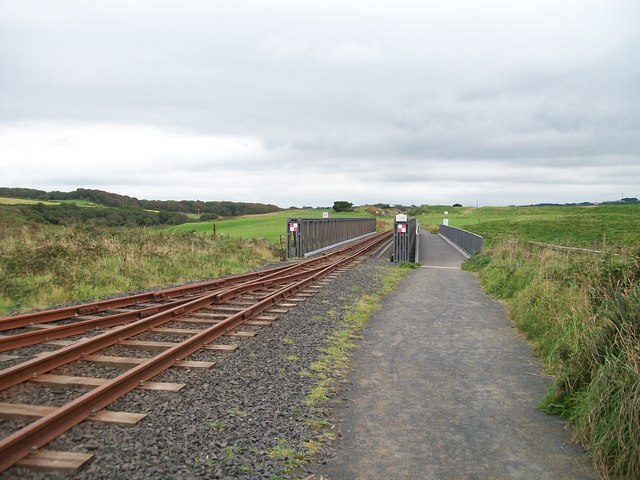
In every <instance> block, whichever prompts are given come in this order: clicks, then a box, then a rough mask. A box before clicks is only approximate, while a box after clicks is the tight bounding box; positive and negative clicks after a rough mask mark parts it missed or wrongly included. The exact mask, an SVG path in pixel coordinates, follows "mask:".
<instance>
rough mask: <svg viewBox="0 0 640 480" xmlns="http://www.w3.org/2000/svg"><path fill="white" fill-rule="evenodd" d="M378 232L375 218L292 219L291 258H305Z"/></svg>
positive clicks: (288, 232)
mask: <svg viewBox="0 0 640 480" xmlns="http://www.w3.org/2000/svg"><path fill="white" fill-rule="evenodd" d="M375 231H376V219H375V218H290V219H289V220H287V258H292V257H299V258H301V257H304V256H305V255H308V254H311V253H313V252H317V251H319V250H322V249H324V248H327V247H331V246H333V245H337V244H340V243H343V242H346V241H349V240H353V239H355V238H358V237H362V236H363V235H367V234H369V233H373V232H375Z"/></svg>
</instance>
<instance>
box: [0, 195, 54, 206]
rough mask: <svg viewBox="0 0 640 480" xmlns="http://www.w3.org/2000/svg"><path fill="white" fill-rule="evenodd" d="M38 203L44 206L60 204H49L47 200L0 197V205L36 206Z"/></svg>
mask: <svg viewBox="0 0 640 480" xmlns="http://www.w3.org/2000/svg"><path fill="white" fill-rule="evenodd" d="M38 203H43V204H44V205H59V204H60V202H50V201H49V200H27V199H26V198H9V197H0V205H36V204H38Z"/></svg>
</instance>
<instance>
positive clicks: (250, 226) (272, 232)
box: [167, 210, 367, 245]
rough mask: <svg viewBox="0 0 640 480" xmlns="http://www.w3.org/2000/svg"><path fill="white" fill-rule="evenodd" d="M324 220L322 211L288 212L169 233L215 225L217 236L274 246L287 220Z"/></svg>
mask: <svg viewBox="0 0 640 480" xmlns="http://www.w3.org/2000/svg"><path fill="white" fill-rule="evenodd" d="M363 216H367V215H366V214H363V213H361V212H340V213H336V212H333V211H329V217H330V218H346V217H350V218H353V217H363ZM297 217H301V218H322V210H286V211H284V212H276V213H266V214H263V215H246V216H242V217H233V218H227V219H220V220H214V221H209V222H196V223H184V224H182V225H176V226H173V227H169V228H168V229H167V231H169V232H174V233H175V232H192V231H193V232H199V233H213V225H214V224H215V226H216V234H218V235H225V236H226V235H228V236H230V237H238V238H263V239H266V240H268V241H269V242H270V243H271V244H273V245H278V244H279V242H280V236H281V235H282V237H283V239H284V237H285V234H286V228H287V219H289V218H297Z"/></svg>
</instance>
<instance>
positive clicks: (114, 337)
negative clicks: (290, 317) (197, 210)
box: [0, 232, 390, 472]
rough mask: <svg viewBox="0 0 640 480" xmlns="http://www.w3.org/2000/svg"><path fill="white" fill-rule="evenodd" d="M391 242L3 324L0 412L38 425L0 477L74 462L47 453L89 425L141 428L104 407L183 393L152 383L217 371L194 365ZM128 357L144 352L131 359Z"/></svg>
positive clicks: (3, 451)
mask: <svg viewBox="0 0 640 480" xmlns="http://www.w3.org/2000/svg"><path fill="white" fill-rule="evenodd" d="M389 238H390V233H389V232H386V233H383V234H376V235H373V236H371V237H369V238H367V239H364V240H362V241H359V242H356V243H354V244H351V245H349V246H346V247H343V248H341V249H338V250H335V251H333V252H331V253H328V254H325V255H323V256H322V257H318V258H313V259H309V260H303V261H299V262H296V263H294V264H293V265H286V266H281V267H277V268H272V269H269V270H265V271H261V272H255V273H250V274H245V275H238V276H234V277H228V278H225V279H219V280H213V281H208V282H201V283H198V284H193V285H188V286H183V287H175V288H170V289H164V290H158V291H156V292H150V293H144V294H138V295H133V296H129V297H122V298H116V299H111V300H106V301H103V302H96V303H90V304H84V305H78V306H73V307H67V308H59V309H54V310H48V311H42V312H35V313H33V314H25V315H19V316H15V317H8V318H2V319H0V331H2V332H4V334H3V335H2V336H0V352H5V353H2V354H0V355H3V357H2V360H4V361H5V362H6V363H8V364H9V365H10V366H8V367H7V368H5V369H4V370H1V371H0V391H1V392H2V400H3V403H0V414H2V415H3V416H9V417H11V418H14V417H16V416H22V417H32V418H34V417H39V418H38V419H37V420H35V421H33V422H31V423H29V424H27V425H26V426H21V427H20V428H18V429H17V430H13V431H11V432H10V433H8V435H7V436H6V437H5V438H4V439H2V440H0V472H1V471H4V470H6V469H7V468H9V467H11V466H12V465H14V464H16V463H18V462H21V463H22V464H25V465H37V464H38V463H39V462H41V461H42V462H44V463H47V462H49V463H50V462H51V458H53V460H54V461H56V460H59V459H61V458H66V457H65V455H64V454H62V453H58V454H52V453H49V452H46V451H44V450H41V447H43V446H45V445H46V444H47V443H49V442H50V441H51V440H53V439H54V438H56V437H57V436H59V435H61V434H62V433H64V432H65V431H67V430H69V429H70V428H72V427H73V426H74V425H77V424H78V423H80V422H82V421H84V420H87V419H88V420H94V421H113V422H119V423H127V422H135V421H137V420H139V419H140V418H141V416H140V415H135V414H130V413H128V412H109V411H107V410H105V408H106V407H107V406H108V405H110V404H111V403H113V402H114V401H115V400H117V399H118V398H120V397H122V396H123V395H125V394H126V393H128V392H130V391H132V390H133V389H136V388H146V389H149V390H174V391H175V390H178V389H179V388H180V385H176V384H165V383H163V382H151V381H150V380H151V379H153V378H154V377H156V376H157V375H158V374H159V373H161V372H162V371H164V370H166V369H168V368H170V367H186V368H209V367H211V366H213V362H194V361H189V360H187V357H189V356H190V355H192V354H193V353H194V352H197V351H203V350H205V351H206V350H211V351H214V352H215V351H226V350H232V349H233V348H234V346H233V345H229V344H228V343H225V342H224V341H223V340H222V337H227V336H252V335H254V334H255V331H251V330H250V329H251V328H259V327H261V326H265V325H268V324H270V322H271V321H273V320H274V319H275V318H274V317H273V315H274V314H275V315H277V314H278V313H283V312H284V311H285V310H284V309H285V308H288V307H290V306H293V304H287V303H285V302H286V301H287V300H289V301H290V302H291V301H292V300H291V299H292V298H293V299H294V300H296V301H301V300H302V299H303V298H302V297H301V298H297V299H296V297H295V295H299V296H300V295H304V294H303V293H301V292H302V291H303V290H305V289H308V288H309V287H311V286H313V285H314V284H317V283H318V282H319V281H320V280H321V279H323V278H325V277H327V276H328V275H330V274H331V273H332V272H335V271H336V270H338V269H340V268H344V267H345V266H348V265H349V264H352V263H354V262H355V261H356V260H357V259H359V258H361V257H362V256H363V255H366V254H368V253H370V252H372V251H374V250H375V249H377V248H379V246H380V245H382V244H384V243H386V242H387V241H388V240H389ZM240 326H243V330H239V328H238V327H240ZM176 338H177V339H178V340H177V341H176V340H175V339H176ZM221 340H222V341H221ZM122 351H125V352H131V351H134V352H144V353H141V354H140V355H136V356H134V355H131V354H128V355H127V356H123V355H122V354H119V353H121V352H122ZM25 352H27V353H25ZM6 353H9V355H7V354H6ZM26 355H29V356H30V357H29V358H28V359H25V356H26ZM87 362H95V363H100V364H103V365H109V366H111V367H117V368H125V371H124V372H120V371H118V372H117V373H116V374H113V375H111V376H110V378H98V377H95V376H86V375H83V371H86V367H83V365H85V366H86V364H87ZM61 373H62V374H61ZM25 385H29V386H30V387H33V386H34V385H38V388H47V386H50V385H56V386H57V387H58V388H60V386H64V385H69V386H73V387H76V388H77V387H78V386H80V387H81V388H83V389H85V390H86V389H89V390H88V391H86V392H85V391H84V390H82V391H81V392H80V393H79V394H76V395H72V396H71V400H70V401H69V402H67V403H65V404H64V405H62V406H56V407H50V406H41V405H25V404H21V403H19V401H20V399H21V398H22V395H21V392H20V389H21V388H24V386H25ZM5 399H9V400H11V402H4V400H5Z"/></svg>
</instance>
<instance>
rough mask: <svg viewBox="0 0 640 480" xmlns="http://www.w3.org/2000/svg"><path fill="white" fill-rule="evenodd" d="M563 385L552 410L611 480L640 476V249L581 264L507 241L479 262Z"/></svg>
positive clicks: (475, 262)
mask: <svg viewBox="0 0 640 480" xmlns="http://www.w3.org/2000/svg"><path fill="white" fill-rule="evenodd" d="M466 267H467V268H468V269H470V270H474V271H477V272H478V273H479V275H480V279H481V281H482V283H483V285H484V287H485V288H486V290H487V291H488V292H489V293H490V294H492V295H493V296H495V297H498V298H501V299H504V300H506V301H507V303H508V304H509V305H510V307H511V316H512V319H513V321H514V323H515V324H516V326H517V327H518V328H519V329H520V330H521V331H522V332H524V333H525V335H526V336H527V337H528V338H529V340H530V341H531V343H532V344H533V347H534V349H535V350H536V351H537V353H538V354H539V355H540V356H541V357H542V359H543V361H544V364H545V368H546V370H547V372H548V373H549V374H551V375H552V376H553V377H554V379H555V384H554V386H553V388H552V389H551V390H550V391H549V392H548V393H547V395H546V397H545V398H544V399H543V400H542V402H541V404H540V407H541V409H542V410H544V411H546V412H548V413H552V414H558V415H562V416H563V417H564V418H566V419H567V420H569V421H570V422H571V423H572V424H573V425H574V426H575V434H576V437H577V438H578V439H579V440H580V441H582V442H583V443H584V444H585V445H586V446H587V448H588V449H589V450H590V452H591V453H592V454H593V457H594V464H595V466H596V468H598V469H599V470H600V471H601V472H602V473H603V474H605V475H608V476H611V477H614V478H640V423H639V422H638V419H640V285H639V281H640V251H639V250H638V249H635V250H631V251H622V252H621V251H619V252H615V253H614V252H607V253H606V254H604V255H599V256H595V255H588V256H580V255H575V254H569V255H567V254H566V253H562V252H557V251H552V250H541V251H538V252H530V251H528V249H527V248H526V247H525V246H524V245H523V244H518V243H514V242H501V243H498V244H496V245H495V246H494V247H493V248H491V249H490V250H489V251H488V252H486V253H483V254H481V255H478V256H476V257H474V258H473V259H472V260H470V261H469V262H467V264H466Z"/></svg>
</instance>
